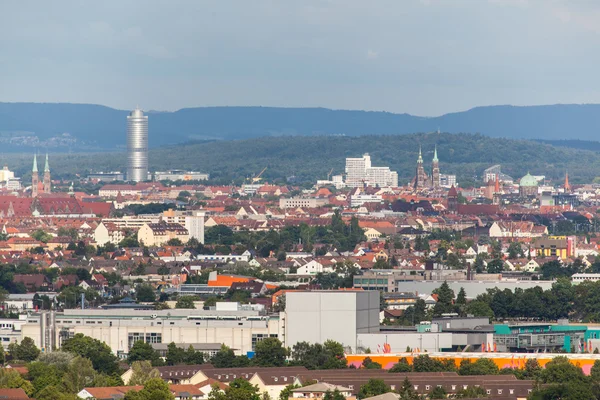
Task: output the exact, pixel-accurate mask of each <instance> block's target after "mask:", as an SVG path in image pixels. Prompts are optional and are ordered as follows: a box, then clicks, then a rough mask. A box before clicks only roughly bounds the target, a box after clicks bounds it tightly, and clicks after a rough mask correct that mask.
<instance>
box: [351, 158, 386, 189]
mask: <svg viewBox="0 0 600 400" xmlns="http://www.w3.org/2000/svg"><path fill="white" fill-rule="evenodd" d="M365 185H366V186H378V187H397V186H398V173H397V172H396V171H391V170H390V168H389V167H373V166H372V165H371V156H369V154H364V155H363V156H362V157H360V158H346V186H348V187H362V186H365Z"/></svg>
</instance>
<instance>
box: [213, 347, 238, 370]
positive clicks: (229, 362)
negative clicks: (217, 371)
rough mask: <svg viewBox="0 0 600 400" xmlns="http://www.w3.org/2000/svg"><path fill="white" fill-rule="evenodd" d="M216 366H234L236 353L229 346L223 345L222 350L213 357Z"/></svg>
mask: <svg viewBox="0 0 600 400" xmlns="http://www.w3.org/2000/svg"><path fill="white" fill-rule="evenodd" d="M211 363H212V364H213V365H214V366H215V367H216V368H232V367H233V366H234V365H235V353H234V352H233V350H232V349H230V348H229V347H227V346H225V345H222V346H221V350H219V351H217V353H216V354H215V355H214V356H213V358H212V359H211Z"/></svg>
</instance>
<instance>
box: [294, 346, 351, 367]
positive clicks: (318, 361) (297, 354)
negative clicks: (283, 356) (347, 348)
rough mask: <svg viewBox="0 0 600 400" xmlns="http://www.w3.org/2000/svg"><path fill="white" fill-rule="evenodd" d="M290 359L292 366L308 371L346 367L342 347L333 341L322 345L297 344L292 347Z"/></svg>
mask: <svg viewBox="0 0 600 400" xmlns="http://www.w3.org/2000/svg"><path fill="white" fill-rule="evenodd" d="M291 358H292V364H294V365H302V366H304V367H306V368H308V369H343V368H347V366H348V364H347V362H346V358H345V356H344V347H343V346H342V345H341V344H340V343H338V342H335V341H333V340H327V341H325V343H323V344H320V343H315V344H310V343H308V342H298V343H296V344H295V345H294V346H293V347H292V351H291Z"/></svg>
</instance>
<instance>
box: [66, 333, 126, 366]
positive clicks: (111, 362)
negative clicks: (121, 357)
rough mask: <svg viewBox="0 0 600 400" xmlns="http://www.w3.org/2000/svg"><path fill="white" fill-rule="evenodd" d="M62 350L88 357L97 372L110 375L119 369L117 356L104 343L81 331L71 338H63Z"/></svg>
mask: <svg viewBox="0 0 600 400" xmlns="http://www.w3.org/2000/svg"><path fill="white" fill-rule="evenodd" d="M62 350H63V351H67V352H69V353H73V354H75V355H78V356H81V357H84V358H88V359H90V360H91V361H92V364H93V365H94V369H95V370H96V371H98V372H102V373H104V374H107V375H112V374H114V373H117V372H118V371H119V365H118V364H117V357H115V355H114V354H113V353H112V350H111V349H110V347H108V345H107V344H106V343H104V342H101V341H99V340H97V339H92V338H91V337H89V336H85V335H83V334H82V333H77V334H75V336H73V337H72V338H70V339H67V340H65V341H64V343H63V345H62Z"/></svg>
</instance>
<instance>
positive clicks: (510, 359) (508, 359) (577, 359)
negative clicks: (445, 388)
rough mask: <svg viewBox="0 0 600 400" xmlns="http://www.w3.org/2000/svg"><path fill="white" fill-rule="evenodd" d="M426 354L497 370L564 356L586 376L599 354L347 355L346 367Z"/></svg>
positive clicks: (385, 365) (384, 363) (390, 362)
mask: <svg viewBox="0 0 600 400" xmlns="http://www.w3.org/2000/svg"><path fill="white" fill-rule="evenodd" d="M424 354H427V355H429V357H431V358H435V359H438V360H448V359H451V360H454V363H455V364H456V366H457V367H458V366H459V365H460V362H461V361H462V360H465V359H466V360H470V361H471V362H474V361H476V360H477V359H480V358H489V359H490V360H492V361H493V362H494V363H495V364H496V365H497V366H498V368H500V369H502V368H524V367H525V363H526V362H527V360H528V359H537V361H538V363H539V364H540V365H541V366H542V367H543V366H545V365H546V364H547V363H549V362H550V361H552V359H553V358H554V357H558V356H564V357H567V358H568V359H569V361H570V362H571V364H573V365H576V366H578V367H580V368H581V369H582V370H583V372H584V373H585V374H586V375H589V374H590V370H591V369H592V366H593V365H594V361H596V360H600V354H550V353H395V354H347V355H346V360H347V361H348V365H351V364H352V365H354V366H355V367H357V368H358V367H360V366H361V365H362V362H363V360H364V359H365V358H367V357H369V358H371V360H372V361H374V362H376V363H379V364H381V366H382V367H383V368H384V369H390V368H391V367H392V366H393V365H394V364H396V363H397V362H398V360H400V359H401V358H403V357H405V358H406V359H407V360H408V363H409V364H412V362H413V359H414V358H415V357H418V356H420V355H424Z"/></svg>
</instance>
